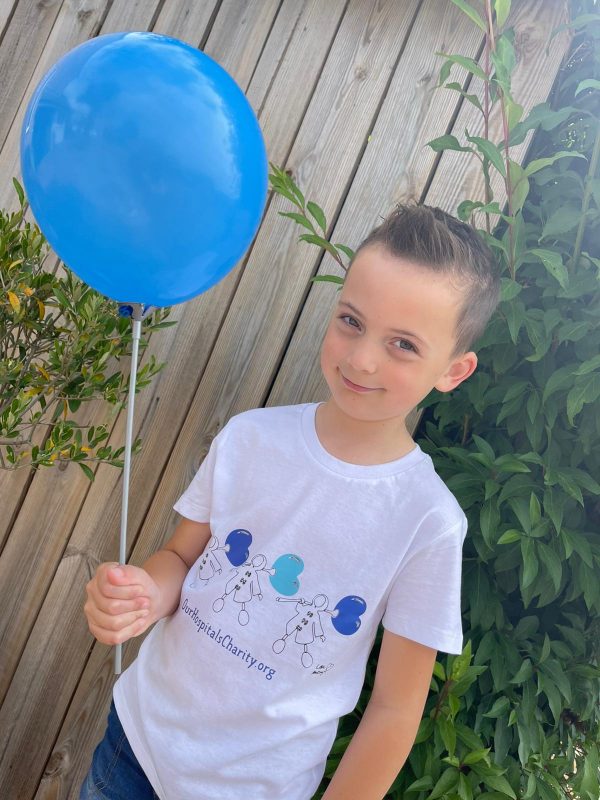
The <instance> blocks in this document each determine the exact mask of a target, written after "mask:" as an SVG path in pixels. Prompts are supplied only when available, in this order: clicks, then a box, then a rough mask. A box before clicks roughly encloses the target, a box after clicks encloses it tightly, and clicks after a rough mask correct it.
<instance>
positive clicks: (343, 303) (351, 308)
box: [340, 300, 427, 345]
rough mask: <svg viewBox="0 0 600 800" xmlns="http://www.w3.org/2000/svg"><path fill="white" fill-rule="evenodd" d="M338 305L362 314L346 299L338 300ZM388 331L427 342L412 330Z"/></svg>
mask: <svg viewBox="0 0 600 800" xmlns="http://www.w3.org/2000/svg"><path fill="white" fill-rule="evenodd" d="M340 305H341V306H347V307H348V308H349V309H350V311H352V312H353V313H354V314H356V315H357V316H358V317H362V314H361V313H360V311H359V310H358V308H356V306H353V305H352V303H349V302H348V301H347V300H340ZM390 332H391V333H396V334H398V335H399V336H412V337H413V339H416V340H417V341H419V342H421V344H424V345H426V344H427V342H426V341H425V340H424V339H422V338H421V337H420V336H418V335H417V334H416V333H413V332H412V331H401V330H398V329H396V328H390Z"/></svg>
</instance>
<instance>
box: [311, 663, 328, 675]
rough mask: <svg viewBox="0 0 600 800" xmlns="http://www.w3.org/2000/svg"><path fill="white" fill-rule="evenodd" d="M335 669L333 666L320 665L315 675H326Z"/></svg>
mask: <svg viewBox="0 0 600 800" xmlns="http://www.w3.org/2000/svg"><path fill="white" fill-rule="evenodd" d="M332 668H333V664H327V665H325V664H318V665H317V667H316V668H315V669H313V671H312V674H313V675H325V673H326V672H329V670H330V669H332Z"/></svg>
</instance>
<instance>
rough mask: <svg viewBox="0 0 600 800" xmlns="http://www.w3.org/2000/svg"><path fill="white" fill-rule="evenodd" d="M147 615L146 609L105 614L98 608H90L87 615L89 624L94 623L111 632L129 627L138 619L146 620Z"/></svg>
mask: <svg viewBox="0 0 600 800" xmlns="http://www.w3.org/2000/svg"><path fill="white" fill-rule="evenodd" d="M147 617H148V611H147V610H138V611H130V612H128V613H126V614H118V615H113V614H105V613H104V612H103V611H100V609H97V608H96V609H92V610H91V611H90V613H89V615H88V620H89V622H90V624H92V625H95V626H96V627H97V628H99V629H101V630H104V631H107V632H111V633H118V632H119V631H122V630H125V629H127V628H129V627H130V626H131V625H133V624H134V623H136V622H137V621H138V620H139V621H140V622H141V621H142V620H144V621H145V620H146V618H147Z"/></svg>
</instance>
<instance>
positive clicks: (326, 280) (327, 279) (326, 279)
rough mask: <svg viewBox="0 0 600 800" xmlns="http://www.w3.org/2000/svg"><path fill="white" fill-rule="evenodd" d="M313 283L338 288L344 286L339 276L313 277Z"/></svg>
mask: <svg viewBox="0 0 600 800" xmlns="http://www.w3.org/2000/svg"><path fill="white" fill-rule="evenodd" d="M311 281H312V282H313V283H335V284H337V285H338V286H343V285H344V279H343V278H340V276H339V275H315V277H314V278H311Z"/></svg>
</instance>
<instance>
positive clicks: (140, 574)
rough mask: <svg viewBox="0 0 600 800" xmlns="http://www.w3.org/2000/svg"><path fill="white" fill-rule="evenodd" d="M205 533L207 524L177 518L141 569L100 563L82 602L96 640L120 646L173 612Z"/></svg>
mask: <svg viewBox="0 0 600 800" xmlns="http://www.w3.org/2000/svg"><path fill="white" fill-rule="evenodd" d="M210 536H211V532H210V526H209V524H208V522H194V521H192V520H189V519H182V520H180V522H179V524H178V525H177V527H176V529H175V532H174V534H173V536H172V537H171V538H170V539H169V541H168V542H167V543H166V544H165V545H164V547H162V548H161V549H160V550H158V551H157V552H156V553H154V555H153V556H151V557H150V558H149V559H148V560H147V561H146V563H145V564H144V566H143V567H134V566H132V565H130V564H125V565H122V566H120V565H119V564H114V563H108V564H101V565H100V566H99V567H98V569H97V571H96V574H95V575H94V577H93V578H92V580H91V581H90V582H89V583H88V585H87V587H86V591H87V602H86V604H85V606H84V611H85V614H86V616H87V619H88V626H89V628H90V631H91V633H92V634H93V635H94V636H95V637H96V639H98V641H100V642H104V644H120V643H122V642H126V641H127V639H130V638H131V637H132V636H139V634H141V633H143V632H144V631H145V630H146V629H147V628H149V627H150V625H152V624H153V623H155V622H156V621H157V620H159V619H162V617H166V616H168V615H169V614H172V613H173V612H174V611H175V609H176V608H177V605H178V602H179V597H180V595H181V586H182V584H183V581H184V579H185V576H186V575H187V573H188V570H189V569H190V567H191V566H192V565H193V563H194V562H195V561H196V559H197V558H198V556H199V555H200V554H201V553H202V551H203V550H204V548H205V547H206V544H207V542H208V540H209V539H210Z"/></svg>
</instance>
